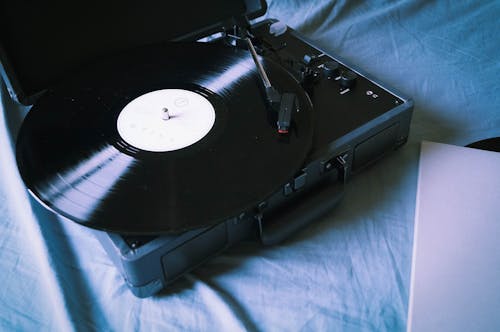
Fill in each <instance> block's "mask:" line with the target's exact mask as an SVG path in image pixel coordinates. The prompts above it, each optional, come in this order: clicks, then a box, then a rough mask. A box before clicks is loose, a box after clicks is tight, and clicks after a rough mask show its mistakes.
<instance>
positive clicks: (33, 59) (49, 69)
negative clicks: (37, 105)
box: [0, 0, 267, 105]
mask: <svg viewBox="0 0 500 332" xmlns="http://www.w3.org/2000/svg"><path fill="white" fill-rule="evenodd" d="M266 9H267V5H266V2H265V0H231V1H227V0H211V1H203V0H187V1H186V0H182V1H175V2H172V1H162V0H143V1H135V0H120V1H118V0H109V1H98V0H91V1H88V0H85V1H83V0H75V1H63V0H51V1H29V0H18V1H9V0H0V62H1V66H0V73H1V75H2V76H3V78H4V80H5V81H6V82H7V85H8V89H9V92H10V94H11V96H13V97H14V98H15V99H17V100H18V101H19V102H21V103H23V104H26V105H27V104H31V103H32V102H33V101H34V100H35V99H36V97H37V95H38V94H39V93H40V92H42V91H43V90H44V89H46V88H47V87H48V86H50V85H52V84H53V83H54V82H56V81H58V80H59V79H62V78H64V77H65V76H66V75H69V73H70V72H71V71H72V70H74V69H75V68H77V67H78V66H79V65H81V64H83V63H85V62H87V61H89V60H91V59H93V58H95V57H98V56H100V55H103V54H106V53H110V52H114V51H119V50H122V49H127V48H130V47H134V46H139V45H144V44H151V43H158V42H163V41H169V40H180V39H182V40H196V39H197V38H200V37H202V36H204V35H206V34H210V33H213V32H216V31H217V30H219V29H220V28H221V27H222V26H225V25H226V24H227V22H230V21H231V20H232V18H239V17H242V16H246V17H247V18H248V19H254V18H257V17H259V16H262V15H263V14H264V13H265V12H266Z"/></svg>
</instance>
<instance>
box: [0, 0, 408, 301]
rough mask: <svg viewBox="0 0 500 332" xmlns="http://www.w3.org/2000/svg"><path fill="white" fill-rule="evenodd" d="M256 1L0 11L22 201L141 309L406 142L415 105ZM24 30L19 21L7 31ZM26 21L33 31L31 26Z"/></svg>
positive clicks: (14, 6) (278, 235) (8, 7)
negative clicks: (92, 258) (94, 252)
mask: <svg viewBox="0 0 500 332" xmlns="http://www.w3.org/2000/svg"><path fill="white" fill-rule="evenodd" d="M266 10H267V5H266V2H265V1H264V0H261V1H259V0H240V1H222V0H219V1H211V2H204V1H187V2H183V3H176V5H175V6H173V5H172V4H169V3H168V2H161V1H157V0H149V1H145V2H140V3H138V2H133V1H120V2H104V3H97V2H96V3H93V2H90V3H89V2H87V1H85V2H83V1H82V2H80V1H77V2H72V3H71V4H66V3H65V2H62V1H55V2H50V3H40V2H37V3H31V2H25V1H19V2H15V3H8V4H7V3H6V2H4V1H2V2H1V8H0V12H1V14H0V22H1V23H0V36H1V40H0V41H1V44H0V47H1V48H0V56H1V62H2V77H3V78H4V80H5V81H6V83H7V87H8V91H9V93H10V95H11V97H12V98H13V99H15V100H17V101H18V102H20V103H23V104H25V105H33V106H32V108H31V110H30V111H29V112H28V115H27V116H26V118H25V120H24V122H23V125H22V127H21V129H20V132H19V135H18V139H17V147H16V154H17V162H18V167H19V170H20V174H21V176H22V178H23V181H24V183H25V184H26V186H27V189H28V190H29V191H30V193H31V194H32V195H33V197H35V199H36V200H38V201H39V202H40V204H42V205H43V206H45V207H46V208H48V209H49V210H52V211H54V212H55V213H56V214H57V215H58V216H60V219H63V220H66V219H69V220H71V221H74V222H77V223H80V224H82V225H83V226H87V227H90V228H93V229H95V235H96V236H97V238H98V239H99V241H100V242H101V243H102V245H103V247H104V248H105V250H106V251H107V253H108V254H109V256H110V257H111V259H112V260H113V262H114V263H115V265H116V266H117V267H118V269H119V270H120V271H121V273H122V275H123V277H124V279H125V282H126V283H127V285H128V286H129V288H130V289H131V290H132V292H133V293H134V294H135V295H136V296H139V297H147V296H150V295H152V294H154V293H156V292H158V291H159V290H161V289H162V288H164V287H166V286H168V285H169V284H170V283H172V282H173V281H175V280H176V279H177V278H179V277H181V276H182V275H183V274H185V273H186V272H188V271H190V270H192V269H194V268H195V267H197V266H198V265H199V264H202V263H203V262H205V261H206V260H207V259H209V258H210V257H213V256H214V255H216V254H218V253H220V252H221V251H223V250H225V249H227V248H228V247H230V246H232V245H234V244H236V243H238V242H239V241H241V240H243V239H252V240H257V241H261V242H262V243H263V244H264V245H271V244H275V243H278V242H280V241H282V240H284V239H285V238H287V237H288V236H290V235H291V234H293V233H294V232H296V231H298V230H299V229H300V228H302V227H304V226H306V225H307V224H309V223H311V222H312V221H314V220H315V219H318V218H319V217H321V216H322V215H323V214H325V213H326V212H327V211H329V210H330V209H332V208H333V207H334V206H335V205H336V204H337V203H338V202H339V200H340V198H341V196H342V192H343V188H344V185H345V183H346V182H347V180H348V179H349V177H350V176H352V175H354V174H356V173H357V172H358V171H360V170H362V169H363V168H364V167H365V166H366V165H369V164H371V163H372V162H374V161H376V160H377V159H379V158H381V157H382V156H383V155H385V154H386V153H388V152H390V151H393V150H395V149H397V148H399V147H400V146H402V145H403V144H404V143H405V142H406V140H407V137H408V131H409V125H410V120H411V111H412V108H413V103H412V101H411V100H410V99H408V98H406V97H404V96H403V95H402V94H400V93H399V92H398V91H397V90H395V89H393V88H389V87H387V86H386V85H384V84H382V83H381V82H379V81H377V80H376V79H374V78H373V77H370V75H368V74H366V73H364V72H363V71H362V70H360V69H358V68H356V67H355V66H352V65H350V64H349V63H348V62H347V61H345V60H344V59H342V58H340V57H338V56H336V55H335V54H333V53H332V52H328V50H321V49H319V48H318V47H316V46H314V43H312V42H309V41H307V40H306V39H305V38H304V37H302V36H301V35H300V34H299V33H297V32H296V31H294V30H293V29H291V28H290V27H288V26H286V25H285V24H284V23H282V22H279V21H277V20H274V19H267V20H260V21H259V18H260V17H262V16H263V15H264V14H265V12H266ZM21 22H22V23H21ZM35 27H36V28H35Z"/></svg>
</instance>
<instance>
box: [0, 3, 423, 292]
mask: <svg viewBox="0 0 500 332" xmlns="http://www.w3.org/2000/svg"><path fill="white" fill-rule="evenodd" d="M220 2H222V1H220ZM131 3H132V2H129V1H126V2H120V6H122V7H119V8H121V10H123V8H125V7H126V6H128V5H130V6H132V5H131ZM232 3H233V4H234V2H232ZM0 4H1V5H2V7H0V12H1V10H2V9H3V8H4V7H5V6H6V5H5V3H4V2H0ZM23 4H24V2H22V3H21V5H20V6H21V7H22V6H23ZM114 4H115V5H118V4H117V3H114ZM147 4H151V5H153V6H154V5H156V6H159V7H153V8H164V7H165V6H168V5H166V4H165V3H163V2H160V1H156V0H149V1H147ZM26 6H27V8H24V10H25V11H27V12H30V11H33V8H30V7H29V5H26ZM90 6H92V4H90ZM162 6H163V7H162ZM191 6H192V4H191ZM14 7H15V6H14ZM112 7H113V5H110V4H108V5H106V6H105V7H104V13H105V12H106V11H109V10H111V9H112ZM131 8H134V7H131ZM186 8H187V7H186ZM211 9H213V11H212V12H211V13H209V14H207V13H204V14H205V15H207V16H208V17H210V19H206V18H205V21H204V22H203V24H199V23H198V20H197V19H196V17H195V16H196V15H194V16H193V17H192V20H189V19H188V20H187V21H186V22H184V24H183V25H181V26H180V27H179V26H176V27H175V28H173V27H169V26H167V27H165V26H164V25H162V24H157V23H158V22H155V21H154V20H153V23H151V24H149V23H148V25H146V26H145V27H143V28H141V29H139V30H140V31H139V32H137V33H135V32H134V33H132V36H131V37H130V38H128V39H125V40H123V39H120V38H118V41H117V40H115V42H114V43H110V46H106V47H103V48H100V46H102V43H100V42H99V41H102V40H103V39H105V37H106V36H107V34H106V33H105V34H104V35H105V36H104V37H102V36H101V37H99V38H98V42H97V43H93V41H92V39H91V38H86V39H84V43H85V44H86V45H87V44H89V43H90V46H91V47H90V48H89V51H88V52H86V53H85V54H84V56H82V55H78V56H75V54H76V53H72V52H78V47H77V46H78V44H72V43H70V44H69V45H67V49H68V50H69V51H68V54H69V55H68V56H63V57H62V58H61V59H56V60H60V61H61V64H62V65H61V68H59V66H58V63H59V62H58V61H55V60H54V59H49V56H50V54H51V53H54V52H52V51H53V50H51V49H50V48H49V49H48V51H47V50H45V52H46V54H45V55H43V56H41V57H40V59H38V60H39V61H38V62H37V64H36V66H35V67H34V68H38V69H40V71H37V72H35V73H26V70H27V69H26V68H25V67H24V66H23V61H22V58H23V57H24V56H25V53H26V50H27V47H28V46H29V45H30V43H34V41H33V40H34V39H35V38H36V36H34V37H33V40H28V41H25V42H24V43H21V44H23V45H16V43H15V42H13V40H15V38H14V37H15V36H16V35H17V33H19V31H17V30H16V28H15V27H13V26H12V22H14V19H15V17H10V18H9V17H8V19H7V20H6V21H5V20H4V23H2V24H0V31H1V34H0V36H1V37H2V39H1V40H0V60H1V61H2V64H3V65H2V67H1V73H2V76H3V78H4V79H5V80H6V82H7V86H8V89H9V92H10V94H11V96H12V97H13V99H15V100H17V101H20V102H22V103H25V104H29V103H33V102H36V98H37V96H38V95H39V94H41V93H43V90H44V89H45V88H47V87H48V86H50V85H51V84H53V82H57V81H58V80H60V79H64V77H65V76H67V75H71V72H72V70H74V69H76V68H78V66H79V65H81V64H84V63H85V62H86V61H88V60H91V59H92V58H93V57H95V56H97V55H101V54H103V53H107V52H111V51H116V50H119V49H121V48H122V49H126V48H128V47H133V46H135V45H139V44H141V43H145V42H148V43H150V42H162V41H165V40H197V39H200V38H203V37H209V36H211V35H212V34H214V33H216V32H222V34H225V33H226V32H231V31H233V28H235V27H239V25H241V24H246V23H247V22H248V19H253V18H257V17H259V16H261V15H263V14H264V13H265V11H266V3H265V1H259V0H245V1H239V2H238V4H235V5H234V7H232V10H234V11H233V12H227V11H226V12H225V11H224V10H222V11H219V10H217V8H213V7H211ZM18 11H19V10H18ZM61 11H62V10H61ZM62 12H63V11H62ZM89 12H91V11H89ZM132 12H133V11H126V10H125V14H124V15H132V16H134V14H132ZM142 12H144V8H143V11H142ZM145 12H146V13H149V14H150V15H153V17H156V18H158V16H157V14H156V13H157V12H159V11H158V10H145ZM7 14H8V13H7ZM7 14H5V12H4V14H0V21H1V19H2V18H5V16H6V15H7ZM101 14H102V15H101ZM211 14H213V15H211ZM2 15H3V16H4V17H2ZM47 15H49V16H50V15H52V16H54V17H55V18H57V17H59V16H61V15H62V16H64V15H63V13H61V12H58V11H56V12H55V13H47ZM89 15H90V14H89ZM84 16H85V15H84ZM101 16H103V17H104V14H103V13H102V12H100V14H99V15H98V17H101ZM28 17H29V15H28ZM101 18H102V17H101ZM127 18H128V19H129V20H130V19H132V17H127ZM66 21H67V19H62V20H61V19H59V20H56V22H63V23H64V22H66ZM83 21H84V20H83ZM5 22H7V23H5ZM9 22H10V23H9ZM97 22H98V24H97V25H98V28H96V29H95V31H94V35H93V34H92V33H91V34H90V36H91V37H92V36H94V37H95V34H96V33H98V32H99V31H102V29H105V28H106V29H109V24H108V23H109V22H106V21H102V22H101V21H99V19H98V20H97ZM99 22H100V23H99ZM143 23H144V22H143ZM160 23H161V22H160ZM195 23H196V24H195ZM275 23H276V21H274V20H267V21H263V22H260V23H256V24H254V25H253V26H251V31H252V33H253V34H254V35H255V43H256V46H257V47H258V49H259V51H260V52H261V54H262V55H263V56H266V57H269V58H271V59H273V60H274V61H276V62H278V63H280V64H281V65H282V66H283V67H284V68H285V69H286V70H288V71H289V72H290V73H292V74H293V75H294V76H295V77H296V78H297V79H298V80H299V81H301V82H302V84H303V87H304V89H305V90H306V91H307V92H308V94H309V96H310V98H311V100H312V103H313V107H314V112H315V118H316V120H315V121H316V122H315V136H314V143H313V146H312V148H311V151H310V154H309V156H308V158H307V159H306V160H304V164H303V165H304V166H303V168H302V170H301V171H300V172H298V174H296V176H295V177H294V178H292V179H290V181H289V182H288V183H286V184H284V185H283V187H282V188H280V189H279V190H277V192H276V193H274V194H273V195H272V196H271V197H269V198H267V199H266V200H265V201H263V202H262V203H261V204H259V206H256V207H255V209H254V211H252V212H248V211H247V212H245V213H242V214H241V215H238V216H228V218H227V220H226V221H224V222H222V223H220V224H218V225H214V226H210V227H206V228H201V229H195V230H191V231H188V232H184V233H182V234H176V235H168V236H166V235H152V236H141V237H136V236H134V237H132V236H126V235H120V234H114V233H109V232H102V231H95V234H96V236H97V238H98V239H99V240H100V242H101V243H102V245H103V247H104V248H105V250H106V251H107V253H108V254H109V256H110V257H111V259H112V260H113V262H114V264H115V265H116V266H117V267H118V269H119V270H120V272H121V273H122V275H123V277H124V279H125V281H126V283H127V285H128V287H129V288H130V289H131V290H132V292H133V293H134V294H135V295H136V296H139V297H147V296H150V295H152V294H154V293H156V292H158V291H159V290H161V289H162V288H164V287H166V286H167V285H168V284H170V283H172V282H173V281H174V280H176V279H177V278H179V277H181V276H182V275H183V274H184V273H186V272H188V271H190V270H192V269H194V268H195V267H197V266H198V265H199V264H202V263H203V262H204V261H206V260H207V259H209V258H210V257H213V256H214V255H216V254H218V253H220V252H221V251H223V250H224V249H226V248H228V247H230V246H232V245H234V244H236V243H237V242H239V241H241V240H242V239H248V238H250V239H257V240H260V241H261V242H262V243H263V244H265V245H269V244H274V243H278V242H280V241H282V240H283V239H285V238H287V237H288V236H289V235H291V234H292V233H294V232H295V231H297V230H298V229H300V228H301V227H304V226H305V225H307V224H308V223H310V222H312V221H313V220H315V219H317V218H319V217H320V216H322V215H323V214H324V213H325V212H327V211H328V210H330V209H331V208H333V207H334V206H335V205H336V204H337V203H338V202H339V200H340V198H341V196H342V192H343V187H344V185H345V183H346V181H347V180H348V178H349V177H350V176H351V175H352V174H354V173H356V172H358V171H359V170H360V169H362V168H363V167H364V166H366V165H368V164H370V163H372V162H374V161H375V160H377V159H379V158H380V157H382V156H383V155H384V154H385V153H387V152H389V151H392V150H394V149H397V148H398V147H400V146H401V145H403V144H404V143H405V142H406V139H407V137H408V132H409V125H410V120H411V111H412V108H413V103H412V101H411V100H410V99H408V98H406V97H404V96H403V95H401V94H400V93H399V92H397V90H395V89H393V88H389V87H387V86H385V85H383V84H382V83H380V82H378V81H377V80H375V79H374V78H372V77H370V76H369V75H368V74H366V73H364V72H363V71H362V70H360V69H358V68H355V67H354V66H352V65H350V64H348V62H347V61H345V60H343V59H341V58H339V57H338V56H336V55H334V54H332V53H329V52H326V50H325V51H324V50H320V49H318V48H316V47H315V46H314V45H313V44H312V43H310V42H308V41H307V40H305V39H304V38H303V37H302V36H300V35H299V34H298V33H296V32H295V31H293V30H292V29H290V28H287V30H286V32H285V33H283V34H280V35H273V34H271V33H270V32H269V30H270V27H271V25H273V24H275ZM9 24H10V25H9ZM99 24H100V25H99ZM278 24H279V23H278ZM6 26H7V30H8V32H10V34H9V33H7V34H6V33H5V29H6ZM75 27H76V28H78V27H79V26H78V25H75ZM170 28H172V29H170ZM47 29H48V31H52V30H54V27H50V26H49V27H47ZM51 29H52V30H51ZM77 30H78V29H77ZM22 31H23V29H21V32H22ZM13 32H14V33H13ZM65 33H68V32H67V31H66V32H65ZM65 33H63V34H62V35H60V36H57V38H59V41H58V42H59V43H61V41H63V40H64V38H65V37H67V35H65ZM73 33H74V32H73ZM57 38H56V39H57ZM106 38H107V37H106ZM224 38H226V37H222V39H224ZM205 39H210V38H205ZM220 39H221V38H219V40H218V39H216V40H215V41H214V42H218V41H220ZM6 41H7V42H6ZM49 44H50V43H49ZM56 44H57V43H56ZM6 46H8V47H6ZM17 46H19V47H17ZM21 54H22V56H21V60H19V61H17V60H15V58H16V56H17V55H21ZM52 55H54V54H52ZM55 56H56V58H57V54H56V55H55ZM308 58H314V59H316V60H315V61H313V62H310V63H307V62H308V61H306V60H304V59H308ZM328 61H335V62H336V63H338V64H339V70H340V72H355V73H356V74H357V75H358V77H357V79H356V84H355V85H354V86H352V87H350V88H349V90H346V89H345V88H344V87H341V86H340V83H339V82H340V81H339V80H338V78H339V77H340V76H339V77H333V76H331V77H329V76H326V75H325V74H324V64H325V63H326V62H328ZM43 66H48V67H49V68H51V69H52V71H47V70H46V69H47V68H40V67H43ZM305 68H307V69H308V70H310V72H313V73H315V74H317V75H313V76H311V75H309V78H307V77H306V78H304V76H303V73H304V69H305ZM339 75H340V74H339ZM38 77H41V79H40V78H38ZM311 77H312V78H311ZM271 80H272V78H271ZM375 96H376V97H375Z"/></svg>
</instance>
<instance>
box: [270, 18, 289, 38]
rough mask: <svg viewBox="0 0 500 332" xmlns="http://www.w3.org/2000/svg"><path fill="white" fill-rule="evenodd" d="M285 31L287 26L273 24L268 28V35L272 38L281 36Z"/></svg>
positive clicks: (278, 23) (279, 23) (277, 23)
mask: <svg viewBox="0 0 500 332" xmlns="http://www.w3.org/2000/svg"><path fill="white" fill-rule="evenodd" d="M286 30H287V26H286V24H285V23H281V22H280V21H278V22H275V23H273V24H271V25H270V26H269V33H270V34H271V35H273V36H276V37H278V36H281V35H282V34H284V33H285V32H286Z"/></svg>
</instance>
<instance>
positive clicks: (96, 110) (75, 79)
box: [17, 43, 313, 234]
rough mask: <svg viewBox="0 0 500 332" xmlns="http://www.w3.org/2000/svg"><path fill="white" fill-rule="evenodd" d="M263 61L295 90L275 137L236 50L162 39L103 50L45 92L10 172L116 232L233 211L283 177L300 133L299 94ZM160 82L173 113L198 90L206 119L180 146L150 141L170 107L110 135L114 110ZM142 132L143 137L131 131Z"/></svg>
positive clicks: (296, 161) (61, 206)
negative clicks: (287, 118)
mask: <svg viewBox="0 0 500 332" xmlns="http://www.w3.org/2000/svg"><path fill="white" fill-rule="evenodd" d="M263 63H264V67H265V68H266V71H267V72H268V74H269V76H270V78H271V81H272V82H273V84H274V85H275V86H276V88H277V89H278V90H279V91H288V92H293V93H295V94H296V95H297V97H298V100H299V106H300V111H299V112H298V113H295V114H294V118H293V123H292V128H291V131H290V133H289V134H288V135H287V137H285V138H284V137H282V136H279V135H278V134H277V133H276V125H275V119H274V118H273V116H270V113H269V112H268V108H267V105H266V102H265V98H264V94H263V91H262V88H261V82H260V78H259V76H258V73H257V71H256V69H255V65H254V63H253V61H252V58H251V56H250V54H249V53H248V52H246V51H245V50H237V49H234V48H230V47H224V46H222V45H214V44H202V43H166V44H162V45H155V46H149V47H143V48H139V49H136V50H132V51H129V52H127V53H124V54H120V55H116V56H112V57H109V58H107V59H103V60H102V61H100V62H99V63H98V64H95V65H92V66H90V67H88V68H87V69H85V70H84V71H82V72H81V73H79V74H76V75H73V76H72V78H71V79H70V80H67V81H65V82H63V84H61V85H59V86H57V87H55V88H53V89H51V90H50V91H48V92H47V93H46V94H45V95H44V96H43V97H42V98H41V99H40V100H39V102H37V104H36V106H34V107H33V108H32V109H31V111H30V112H29V113H28V115H27V117H26V119H25V121H24V123H23V126H22V128H21V130H20V133H19V137H18V143H17V160H18V165H19V169H20V172H21V175H22V177H23V179H24V181H25V183H26V185H27V186H28V188H29V190H30V191H31V193H32V194H33V195H34V196H35V197H36V198H37V199H38V200H40V201H41V202H42V203H43V204H45V205H46V206H47V207H49V208H50V209H52V210H54V211H56V212H57V213H59V214H61V215H63V216H64V217H67V218H68V219H71V220H73V221H75V222H78V223H81V224H83V225H85V226H89V227H93V228H97V229H102V230H107V231H112V232H117V233H123V234H151V233H173V232H180V231H184V230H188V229H192V228H195V227H203V226H206V225H210V224H214V223H217V222H220V221H223V220H225V219H227V218H229V217H232V216H235V215H238V214H239V213H241V212H243V211H245V210H248V209H249V208H252V207H254V206H256V205H257V204H258V203H259V202H260V201H262V200H264V199H265V198H266V197H268V196H269V195H270V194H271V193H273V192H275V191H276V190H278V189H279V188H280V186H282V185H283V184H284V183H286V182H287V181H288V180H289V179H290V178H292V176H293V175H294V174H295V173H296V172H297V171H298V170H299V169H300V168H301V166H302V164H303V162H304V159H305V157H306V155H307V153H308V152H309V149H310V146H311V141H312V131H313V129H312V128H313V127H312V107H311V105H310V101H309V99H308V97H307V95H306V94H305V93H304V92H303V91H302V89H301V87H300V86H299V84H298V83H297V82H296V81H295V80H294V79H293V78H292V77H291V76H290V75H289V74H288V73H286V72H285V71H284V70H282V69H281V68H280V67H279V66H278V65H275V64H274V63H272V62H270V61H266V60H265V59H264V60H263ZM158 91H160V92H158ZM161 91H173V92H174V94H175V92H176V91H181V94H182V93H184V96H187V100H185V99H183V98H181V99H178V98H177V99H176V97H175V95H174V96H173V97H172V98H173V99H172V100H170V101H169V102H166V104H168V103H174V104H175V105H174V106H173V108H174V111H175V110H176V109H179V110H180V109H181V108H182V107H184V106H186V105H187V104H189V102H193V101H196V100H198V99H199V100H200V103H205V104H207V105H209V106H207V111H206V114H207V115H206V116H207V118H210V117H212V118H210V119H212V120H200V121H201V122H200V123H198V124H196V125H195V126H194V127H196V126H201V127H203V126H205V127H203V128H202V129H196V128H198V127H196V128H195V129H193V128H190V125H189V126H187V128H186V129H185V131H186V132H189V131H190V130H191V131H193V133H191V134H189V133H188V134H186V137H187V141H186V142H187V143H186V142H184V143H182V142H181V143H178V144H177V143H176V140H177V137H176V136H175V135H177V136H184V134H180V135H178V134H175V135H174V136H172V137H169V138H165V137H163V138H161V139H162V140H160V139H159V138H155V137H158V136H159V135H160V136H161V134H162V133H164V132H161V133H160V132H158V130H156V129H157V128H156V127H154V126H156V124H157V123H159V124H158V126H163V122H162V121H164V120H166V121H167V122H165V123H168V125H170V123H177V122H168V121H171V119H169V117H170V116H172V120H174V121H178V120H179V119H176V118H175V117H176V116H177V115H176V114H166V115H165V114H164V115H163V118H158V120H156V118H153V120H151V121H153V122H152V123H153V125H152V126H153V127H148V126H143V127H140V126H141V124H139V125H138V126H137V127H136V126H135V122H134V121H135V120H133V119H132V120H130V121H128V120H127V121H128V122H127V121H125V122H124V123H125V124H124V125H122V131H123V130H124V131H125V133H123V132H120V133H119V129H118V126H117V120H118V117H119V116H120V114H124V112H125V111H124V108H125V107H128V106H127V105H132V103H131V102H133V101H134V100H139V101H140V98H139V97H141V96H144V95H146V94H148V93H156V94H159V95H160V99H161V98H163V97H162V96H163V95H162V93H163V92H161ZM168 93H170V92H168ZM191 93H194V94H195V96H194V95H193V98H194V99H190V98H191V97H190V96H191ZM200 96H201V97H200ZM167 97H168V98H170V97H169V96H167ZM138 98H139V99H138ZM141 98H142V97H141ZM168 98H167V99H168ZM186 102H187V104H186ZM169 105H170V104H169ZM167 106H168V105H167ZM148 107H149V106H148ZM148 107H146V108H145V109H146V111H147V112H149V108H148ZM168 107H170V106H168ZM168 107H161V105H160V106H159V107H158V109H156V105H155V106H154V107H153V108H154V109H153V110H152V111H151V112H152V114H154V117H156V116H158V117H160V116H161V114H162V113H161V112H162V110H163V108H165V109H167V110H168ZM164 112H165V113H167V111H164ZM190 112H191V113H189V114H188V115H189V117H190V119H195V120H188V122H189V121H191V122H193V121H194V122H196V121H197V120H196V119H199V118H200V116H201V115H199V114H198V113H196V112H199V107H195V108H192V110H191V111H190ZM174 113H175V112H174ZM141 116H142V115H141ZM182 116H184V115H181V116H180V117H179V118H182ZM181 120H182V119H181ZM148 121H149V120H148ZM209 121H213V123H209ZM183 125H184V124H182V123H181V124H179V125H176V127H175V130H181V129H182V128H183V127H182V126H183ZM129 127H130V128H129ZM123 128H125V129H123ZM162 128H163V127H162ZM179 128H181V129H179ZM133 130H139V131H141V130H142V132H141V134H140V135H138V134H137V132H134V131H133ZM203 130H204V131H203ZM127 131H129V132H130V135H129V136H127V135H128V134H127ZM205 131H206V133H205ZM142 135H144V136H146V137H150V138H146V139H144V140H142ZM155 135H156V136H155ZM189 135H191V136H192V137H191V136H189ZM167 136H168V134H167ZM124 137H125V138H126V139H124ZM182 139H184V138H182ZM155 140H156V141H155ZM169 140H170V141H172V142H173V143H172V142H170V143H172V144H173V145H172V144H170V143H169ZM190 140H191V141H190ZM131 142H132V144H131ZM135 142H138V143H135ZM148 142H153V143H154V142H159V143H158V144H156V145H155V144H153V145H150V143H148ZM141 144H143V145H141ZM176 144H177V145H176ZM138 146H139V147H138Z"/></svg>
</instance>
